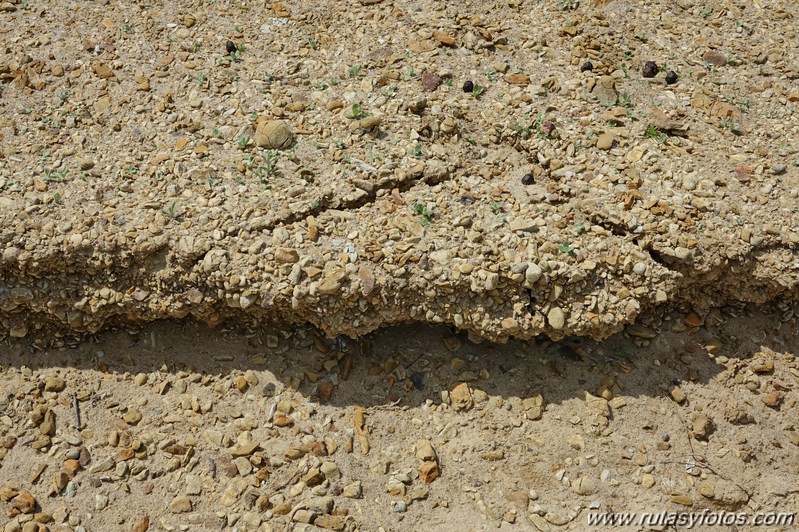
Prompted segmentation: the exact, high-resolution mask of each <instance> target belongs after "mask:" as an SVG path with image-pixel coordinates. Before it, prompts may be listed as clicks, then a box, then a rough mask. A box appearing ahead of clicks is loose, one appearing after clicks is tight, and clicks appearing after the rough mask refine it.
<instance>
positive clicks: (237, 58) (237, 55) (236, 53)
mask: <svg viewBox="0 0 799 532" xmlns="http://www.w3.org/2000/svg"><path fill="white" fill-rule="evenodd" d="M245 50H246V47H245V46H244V43H240V44H238V45H237V46H236V49H235V50H233V51H232V52H230V53H229V54H227V55H226V56H225V57H224V58H222V59H223V62H224V61H227V62H231V61H232V62H233V63H239V62H241V54H243V53H244V51H245Z"/></svg>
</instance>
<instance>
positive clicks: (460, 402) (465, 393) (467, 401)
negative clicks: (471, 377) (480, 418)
mask: <svg viewBox="0 0 799 532" xmlns="http://www.w3.org/2000/svg"><path fill="white" fill-rule="evenodd" d="M449 398H450V401H451V404H452V409H453V410H455V411H459V410H468V409H470V408H471V407H472V406H474V401H473V400H472V390H471V388H469V385H468V384H466V383H465V382H462V383H460V384H458V385H457V386H455V388H453V389H452V391H451V392H449Z"/></svg>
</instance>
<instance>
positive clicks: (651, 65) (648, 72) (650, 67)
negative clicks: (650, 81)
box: [641, 61, 659, 78]
mask: <svg viewBox="0 0 799 532" xmlns="http://www.w3.org/2000/svg"><path fill="white" fill-rule="evenodd" d="M658 71H659V69H658V65H657V63H655V62H654V61H646V62H645V63H644V67H643V68H642V69H641V74H642V75H643V76H644V77H645V78H654V77H655V76H657V75H658Z"/></svg>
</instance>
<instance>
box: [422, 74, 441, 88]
mask: <svg viewBox="0 0 799 532" xmlns="http://www.w3.org/2000/svg"><path fill="white" fill-rule="evenodd" d="M442 81H443V80H442V79H441V76H439V75H437V74H434V73H432V72H425V73H424V74H422V87H423V88H424V90H426V91H430V92H432V91H434V90H436V89H437V88H438V87H439V85H441V82H442Z"/></svg>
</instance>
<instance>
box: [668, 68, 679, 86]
mask: <svg viewBox="0 0 799 532" xmlns="http://www.w3.org/2000/svg"><path fill="white" fill-rule="evenodd" d="M675 83H677V73H676V72H675V71H673V70H669V71H668V72H666V84H668V85H674V84H675Z"/></svg>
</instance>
